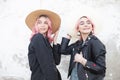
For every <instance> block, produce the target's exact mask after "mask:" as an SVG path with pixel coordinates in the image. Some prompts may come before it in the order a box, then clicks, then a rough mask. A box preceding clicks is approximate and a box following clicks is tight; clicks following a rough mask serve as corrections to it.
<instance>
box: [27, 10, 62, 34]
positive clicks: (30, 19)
mask: <svg viewBox="0 0 120 80" xmlns="http://www.w3.org/2000/svg"><path fill="white" fill-rule="evenodd" d="M40 15H47V16H48V17H49V19H50V20H51V21H52V31H53V33H55V32H56V31H57V30H58V29H59V27H60V24H61V18H60V16H59V15H58V14H56V13H54V12H52V11H49V10H36V11H33V12H31V13H30V14H29V15H28V16H27V17H26V19H25V22H26V24H27V26H28V27H29V28H30V29H31V30H32V28H33V26H34V24H35V21H36V19H37V18H38V17H39V16H40Z"/></svg>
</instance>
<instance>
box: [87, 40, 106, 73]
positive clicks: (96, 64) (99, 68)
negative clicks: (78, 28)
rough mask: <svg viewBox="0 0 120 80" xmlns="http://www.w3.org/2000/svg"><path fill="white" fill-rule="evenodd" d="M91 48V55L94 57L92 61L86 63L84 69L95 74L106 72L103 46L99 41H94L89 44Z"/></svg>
mask: <svg viewBox="0 0 120 80" xmlns="http://www.w3.org/2000/svg"><path fill="white" fill-rule="evenodd" d="M91 48H92V52H91V54H92V55H93V56H94V61H87V63H86V65H85V66H86V68H87V69H88V70H89V71H91V72H93V73H96V74H97V73H98V74H99V73H104V72H105V70H106V62H105V54H106V49H105V46H104V45H103V44H102V43H101V42H100V41H99V40H94V41H93V42H92V44H91Z"/></svg>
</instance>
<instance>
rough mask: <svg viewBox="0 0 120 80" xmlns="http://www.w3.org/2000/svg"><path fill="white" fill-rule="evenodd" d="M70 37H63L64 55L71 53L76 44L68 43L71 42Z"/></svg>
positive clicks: (62, 52)
mask: <svg viewBox="0 0 120 80" xmlns="http://www.w3.org/2000/svg"><path fill="white" fill-rule="evenodd" d="M69 41H70V39H67V38H65V37H63V38H62V41H61V49H60V51H61V54H64V55H70V54H71V53H72V49H73V48H74V44H71V45H68V44H69Z"/></svg>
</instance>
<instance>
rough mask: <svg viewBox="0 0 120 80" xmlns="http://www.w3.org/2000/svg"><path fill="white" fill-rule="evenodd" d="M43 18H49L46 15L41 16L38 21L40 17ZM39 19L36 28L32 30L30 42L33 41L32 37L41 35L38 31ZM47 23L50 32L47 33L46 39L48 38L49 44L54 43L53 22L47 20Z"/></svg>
mask: <svg viewBox="0 0 120 80" xmlns="http://www.w3.org/2000/svg"><path fill="white" fill-rule="evenodd" d="M42 16H43V17H46V18H48V17H47V16H46V15H41V16H39V17H38V19H39V18H40V17H42ZM38 19H37V20H36V22H35V25H34V27H33V29H32V34H31V38H30V40H31V39H32V37H33V36H34V35H35V34H37V33H39V29H38V26H37V23H38ZM47 23H48V31H47V33H46V37H47V38H48V40H49V42H50V43H51V42H52V41H53V37H52V36H51V35H52V25H51V24H52V22H51V20H50V19H49V18H48V19H47Z"/></svg>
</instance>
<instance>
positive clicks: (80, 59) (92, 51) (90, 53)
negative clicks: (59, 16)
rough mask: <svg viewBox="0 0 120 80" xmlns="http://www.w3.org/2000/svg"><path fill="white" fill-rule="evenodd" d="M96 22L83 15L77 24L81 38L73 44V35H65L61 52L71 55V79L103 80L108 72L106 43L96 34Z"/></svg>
mask: <svg viewBox="0 0 120 80" xmlns="http://www.w3.org/2000/svg"><path fill="white" fill-rule="evenodd" d="M94 28H95V27H94V24H93V23H92V21H91V20H90V19H89V18H88V17H87V16H82V17H80V18H79V20H78V21H77V24H76V26H75V29H76V31H77V32H78V33H79V39H78V40H77V41H76V42H75V43H73V44H71V45H68V44H69V41H70V39H71V36H70V35H69V34H68V36H67V37H66V38H65V37H63V39H62V42H61V53H62V54H64V55H71V59H70V65H69V71H68V77H69V76H70V80H103V79H104V77H105V72H106V62H105V54H106V49H105V46H104V44H103V43H102V42H101V41H100V40H99V39H98V38H97V37H96V36H95V35H94Z"/></svg>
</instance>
